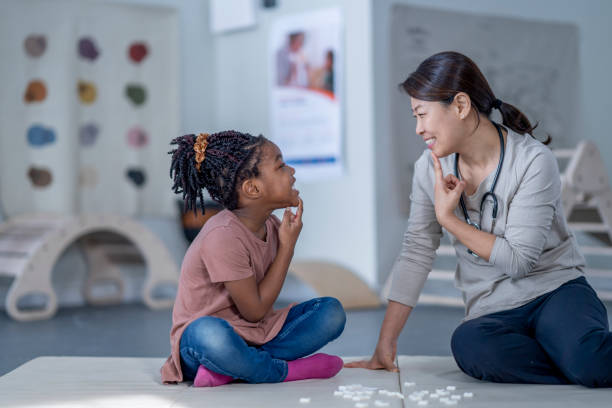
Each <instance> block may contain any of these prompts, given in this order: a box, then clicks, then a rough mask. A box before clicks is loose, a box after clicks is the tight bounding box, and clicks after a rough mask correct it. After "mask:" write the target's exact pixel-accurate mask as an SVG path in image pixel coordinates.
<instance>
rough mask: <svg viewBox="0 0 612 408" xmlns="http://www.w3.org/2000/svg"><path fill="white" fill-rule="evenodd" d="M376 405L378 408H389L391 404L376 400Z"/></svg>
mask: <svg viewBox="0 0 612 408" xmlns="http://www.w3.org/2000/svg"><path fill="white" fill-rule="evenodd" d="M374 405H376V406H377V407H388V406H389V403H388V402H384V401H380V400H376V401H374Z"/></svg>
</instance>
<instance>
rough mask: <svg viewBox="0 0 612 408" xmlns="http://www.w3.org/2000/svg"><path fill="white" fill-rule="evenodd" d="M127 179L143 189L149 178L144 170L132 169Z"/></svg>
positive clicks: (128, 172)
mask: <svg viewBox="0 0 612 408" xmlns="http://www.w3.org/2000/svg"><path fill="white" fill-rule="evenodd" d="M125 174H126V176H127V178H128V179H129V180H130V181H131V182H132V183H134V185H135V186H136V187H138V188H143V187H144V184H145V183H146V181H147V176H146V174H145V172H144V170H143V169H142V168H139V167H132V168H129V169H127V171H126V173H125Z"/></svg>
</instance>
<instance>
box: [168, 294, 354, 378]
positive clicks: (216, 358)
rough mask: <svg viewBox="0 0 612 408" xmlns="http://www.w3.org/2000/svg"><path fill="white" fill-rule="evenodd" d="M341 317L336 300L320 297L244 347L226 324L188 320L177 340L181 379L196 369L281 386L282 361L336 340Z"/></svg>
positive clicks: (341, 326)
mask: <svg viewBox="0 0 612 408" xmlns="http://www.w3.org/2000/svg"><path fill="white" fill-rule="evenodd" d="M345 322H346V315H345V313H344V309H343V308H342V305H341V304H340V302H339V301H338V300H336V299H334V298H330V297H323V298H316V299H312V300H309V301H307V302H303V303H300V304H298V305H296V306H294V307H292V308H291V310H290V311H289V314H288V315H287V319H286V320H285V323H284V325H283V327H282V329H281V330H280V332H279V333H278V334H277V335H276V337H274V338H273V339H272V340H270V341H269V342H268V343H265V344H263V345H261V346H249V345H248V344H247V343H246V342H245V341H244V340H243V339H242V337H240V336H239V335H238V334H237V333H236V332H235V331H234V329H233V328H232V327H231V326H230V324H229V323H228V322H226V321H225V320H223V319H220V318H217V317H212V316H204V317H201V318H200V319H197V320H195V321H193V322H192V323H191V324H190V325H189V326H188V327H187V329H185V332H184V333H183V335H182V336H181V342H180V353H181V365H182V370H183V376H184V377H185V379H186V380H193V379H194V378H195V376H196V373H197V371H198V368H199V366H200V365H203V366H204V367H206V368H207V369H209V370H211V371H213V372H215V373H219V374H222V375H224V376H228V377H232V378H239V379H242V380H245V381H247V382H250V383H265V382H281V381H284V380H285V379H286V377H287V374H288V365H287V361H292V360H296V359H298V358H301V357H304V356H307V355H309V354H311V353H313V352H315V351H317V350H319V349H320V348H321V347H323V346H324V345H326V344H327V343H329V342H330V341H332V340H334V339H336V338H337V337H338V336H340V334H341V333H342V331H343V330H344V324H345Z"/></svg>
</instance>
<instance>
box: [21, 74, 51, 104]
mask: <svg viewBox="0 0 612 408" xmlns="http://www.w3.org/2000/svg"><path fill="white" fill-rule="evenodd" d="M46 97H47V87H46V86H45V83H44V82H43V81H41V80H40V79H35V80H32V81H30V83H29V84H28V87H27V88H26V91H25V93H24V94H23V100H24V102H25V103H32V102H42V101H44V100H45V98H46Z"/></svg>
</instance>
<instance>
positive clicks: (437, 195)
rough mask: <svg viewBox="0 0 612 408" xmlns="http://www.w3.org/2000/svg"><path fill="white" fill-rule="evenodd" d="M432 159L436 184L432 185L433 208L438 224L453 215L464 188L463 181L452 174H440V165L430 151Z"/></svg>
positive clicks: (436, 157)
mask: <svg viewBox="0 0 612 408" xmlns="http://www.w3.org/2000/svg"><path fill="white" fill-rule="evenodd" d="M431 157H432V159H433V165H434V172H435V175H436V177H435V178H436V185H435V186H434V208H435V211H436V218H437V219H438V222H439V223H440V225H442V226H443V225H444V224H445V221H446V220H447V219H448V218H449V217H452V216H454V213H455V208H457V205H458V204H459V198H461V193H463V190H464V189H465V181H462V180H459V179H458V178H457V177H455V176H454V175H453V174H448V175H446V177H444V175H443V174H442V165H440V160H439V159H438V156H436V155H435V153H434V152H431Z"/></svg>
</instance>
